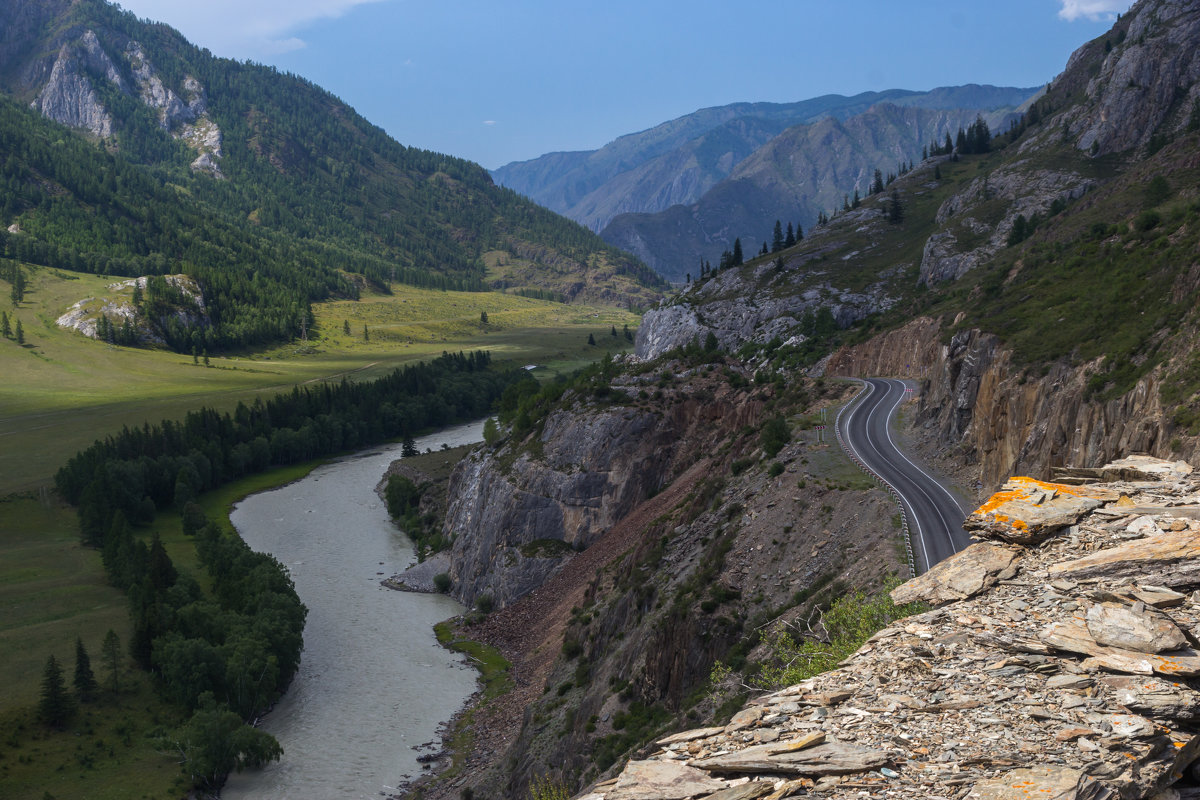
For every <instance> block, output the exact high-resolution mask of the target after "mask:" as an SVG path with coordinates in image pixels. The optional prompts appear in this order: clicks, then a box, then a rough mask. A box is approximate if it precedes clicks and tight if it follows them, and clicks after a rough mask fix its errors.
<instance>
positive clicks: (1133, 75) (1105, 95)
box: [1068, 0, 1200, 155]
mask: <svg viewBox="0 0 1200 800" xmlns="http://www.w3.org/2000/svg"><path fill="white" fill-rule="evenodd" d="M1129 16H1130V21H1129V26H1128V28H1127V29H1126V33H1125V39H1124V42H1123V43H1122V44H1121V45H1119V46H1117V47H1114V48H1112V50H1111V52H1110V53H1109V54H1108V55H1107V57H1106V58H1105V59H1104V62H1103V64H1102V65H1101V67H1100V71H1099V74H1097V75H1096V76H1095V77H1093V78H1092V80H1091V82H1090V83H1089V84H1088V86H1087V95H1088V97H1089V99H1090V100H1091V101H1092V102H1091V103H1090V104H1088V106H1087V107H1086V108H1085V109H1084V113H1082V114H1081V115H1079V117H1078V118H1076V119H1072V120H1070V130H1071V132H1072V133H1073V134H1074V133H1076V132H1077V131H1079V133H1078V139H1077V140H1076V142H1077V146H1078V147H1079V149H1081V150H1084V151H1088V152H1092V153H1094V154H1095V155H1107V154H1109V153H1120V152H1124V151H1126V150H1129V149H1130V148H1133V147H1140V146H1142V145H1145V144H1147V143H1148V142H1149V141H1150V139H1151V137H1153V136H1154V134H1155V132H1156V131H1157V130H1158V128H1159V126H1160V125H1162V124H1163V123H1164V122H1169V121H1170V119H1169V118H1170V117H1171V115H1172V113H1173V112H1174V111H1175V110H1176V109H1183V110H1184V113H1183V114H1181V115H1179V117H1178V118H1177V119H1175V120H1174V125H1173V126H1172V127H1173V128H1174V129H1176V130H1178V129H1180V128H1182V127H1183V126H1184V125H1186V124H1187V117H1188V114H1187V111H1188V110H1190V109H1191V108H1192V107H1193V104H1194V103H1196V102H1197V101H1198V100H1200V85H1198V83H1197V81H1198V80H1200V51H1197V49H1196V47H1195V43H1196V41H1197V40H1198V39H1200V6H1197V5H1196V3H1194V2H1188V0H1159V1H1158V2H1153V3H1151V2H1146V0H1143V2H1140V3H1138V4H1137V5H1135V6H1134V7H1133V8H1132V9H1131V10H1130V11H1129ZM1069 68H1070V65H1069V64H1068V69H1069ZM1180 92H1182V93H1183V95H1184V96H1183V97H1182V98H1181V97H1180V96H1179V93H1180Z"/></svg>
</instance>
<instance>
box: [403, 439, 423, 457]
mask: <svg viewBox="0 0 1200 800" xmlns="http://www.w3.org/2000/svg"><path fill="white" fill-rule="evenodd" d="M420 452H421V451H420V450H418V449H417V443H416V442H414V441H413V438H412V436H411V435H410V434H407V433H406V434H404V444H403V446H401V448H400V455H401V456H403V457H404V458H412V457H413V456H415V455H417V454H419V453H420Z"/></svg>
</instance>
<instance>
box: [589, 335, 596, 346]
mask: <svg viewBox="0 0 1200 800" xmlns="http://www.w3.org/2000/svg"><path fill="white" fill-rule="evenodd" d="M588 344H590V345H591V346H592V347H595V346H596V337H595V336H593V335H592V334H590V333H589V334H588Z"/></svg>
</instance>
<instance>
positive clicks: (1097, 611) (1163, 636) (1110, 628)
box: [1087, 603, 1188, 653]
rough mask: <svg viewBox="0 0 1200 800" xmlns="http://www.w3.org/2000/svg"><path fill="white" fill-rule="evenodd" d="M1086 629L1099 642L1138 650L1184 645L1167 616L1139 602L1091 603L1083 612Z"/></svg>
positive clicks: (1161, 649)
mask: <svg viewBox="0 0 1200 800" xmlns="http://www.w3.org/2000/svg"><path fill="white" fill-rule="evenodd" d="M1138 606H1142V607H1141V608H1138ZM1087 629H1088V633H1090V634H1091V635H1092V638H1093V639H1095V640H1096V642H1097V643H1099V644H1102V645H1106V646H1108V647H1117V648H1121V649H1124V650H1136V651H1138V652H1140V653H1161V652H1163V651H1165V650H1178V649H1179V648H1181V647H1186V646H1187V644H1188V640H1187V637H1186V636H1184V635H1183V631H1181V630H1179V626H1178V625H1176V624H1175V623H1174V622H1172V621H1171V619H1170V617H1168V616H1166V615H1165V614H1163V613H1162V612H1161V611H1154V610H1152V609H1148V608H1146V607H1145V604H1143V603H1138V604H1136V605H1134V607H1133V608H1130V607H1128V606H1123V605H1119V604H1117V603H1100V604H1098V605H1094V606H1092V607H1091V608H1089V609H1088V612H1087Z"/></svg>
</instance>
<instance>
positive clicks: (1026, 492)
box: [963, 477, 1117, 544]
mask: <svg viewBox="0 0 1200 800" xmlns="http://www.w3.org/2000/svg"><path fill="white" fill-rule="evenodd" d="M1116 499H1117V496H1116V495H1115V494H1114V493H1113V492H1112V491H1111V490H1108V489H1105V488H1102V487H1094V486H1068V485H1067V484H1063V483H1046V482H1045V481H1039V480H1035V479H1034V478H1025V477H1017V478H1010V479H1009V480H1008V482H1007V483H1005V484H1004V486H1003V487H1002V488H1001V490H1000V491H999V492H996V493H995V494H994V495H992V496H991V497H990V498H988V500H987V502H985V503H984V504H983V505H981V506H980V507H979V508H977V509H975V511H973V512H972V513H971V516H969V517H967V520H966V522H964V523H963V527H964V528H966V529H967V530H969V531H971V532H972V533H974V534H976V535H978V536H980V537H982V538H986V539H1000V540H1002V541H1006V542H1014V543H1017V544H1034V543H1037V542H1040V541H1042V540H1043V539H1046V538H1048V537H1050V536H1053V535H1054V534H1055V533H1057V532H1058V531H1060V530H1062V529H1063V528H1065V527H1067V526H1069V525H1074V524H1075V523H1076V522H1078V521H1079V518H1080V517H1081V516H1083V515H1084V514H1086V513H1088V512H1089V511H1092V510H1094V509H1096V508H1099V507H1100V506H1102V505H1103V504H1104V503H1105V502H1106V501H1109V500H1116Z"/></svg>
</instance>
